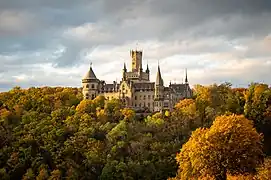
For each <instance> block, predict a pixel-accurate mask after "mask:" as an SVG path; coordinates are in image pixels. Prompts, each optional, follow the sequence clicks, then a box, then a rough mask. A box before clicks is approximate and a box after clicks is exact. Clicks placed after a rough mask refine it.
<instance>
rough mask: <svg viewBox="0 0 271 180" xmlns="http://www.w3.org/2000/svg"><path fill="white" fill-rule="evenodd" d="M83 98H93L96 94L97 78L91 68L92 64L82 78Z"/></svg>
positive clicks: (97, 88)
mask: <svg viewBox="0 0 271 180" xmlns="http://www.w3.org/2000/svg"><path fill="white" fill-rule="evenodd" d="M82 86H83V96H84V99H94V98H95V97H96V96H97V95H98V90H99V79H97V77H96V75H95V73H94V72H93V69H92V64H90V68H89V70H88V72H87V74H86V75H85V76H84V78H83V79H82Z"/></svg>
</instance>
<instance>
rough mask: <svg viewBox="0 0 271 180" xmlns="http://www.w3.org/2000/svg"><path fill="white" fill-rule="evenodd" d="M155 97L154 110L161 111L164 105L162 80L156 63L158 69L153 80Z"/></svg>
mask: <svg viewBox="0 0 271 180" xmlns="http://www.w3.org/2000/svg"><path fill="white" fill-rule="evenodd" d="M154 95H155V99H154V111H160V112H161V111H162V110H163V107H164V81H163V79H162V76H161V71H160V66H159V65H158V70H157V74H156V81H155V92H154Z"/></svg>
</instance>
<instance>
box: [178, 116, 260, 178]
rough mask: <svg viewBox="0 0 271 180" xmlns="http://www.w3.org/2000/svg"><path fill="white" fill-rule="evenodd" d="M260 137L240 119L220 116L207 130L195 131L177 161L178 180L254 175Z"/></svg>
mask: <svg viewBox="0 0 271 180" xmlns="http://www.w3.org/2000/svg"><path fill="white" fill-rule="evenodd" d="M261 142H262V136H261V135H260V134H258V133H257V131H256V129H255V128H254V127H253V124H252V122H251V121H249V120H248V119H246V118H245V117H244V116H242V115H240V116H237V115H228V116H226V115H224V116H219V117H217V118H216V119H215V121H214V122H213V125H212V126H211V127H210V128H209V129H204V128H199V129H197V130H196V131H194V132H193V133H192V135H191V137H190V139H189V141H188V142H187V143H185V144H184V145H183V147H182V149H181V152H180V153H179V154H178V155H177V157H176V159H177V162H178V163H179V171H178V175H177V178H179V179H191V178H200V179H201V178H203V177H207V176H210V177H214V178H215V179H221V180H224V179H226V177H227V174H230V175H238V174H240V173H241V174H243V173H248V172H253V171H254V170H255V168H256V167H257V165H259V164H260V163H261V161H262V157H263V152H262V143H261Z"/></svg>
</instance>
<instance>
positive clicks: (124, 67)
mask: <svg viewBox="0 0 271 180" xmlns="http://www.w3.org/2000/svg"><path fill="white" fill-rule="evenodd" d="M123 70H124V71H125V72H126V71H127V68H126V63H125V62H124V64H123Z"/></svg>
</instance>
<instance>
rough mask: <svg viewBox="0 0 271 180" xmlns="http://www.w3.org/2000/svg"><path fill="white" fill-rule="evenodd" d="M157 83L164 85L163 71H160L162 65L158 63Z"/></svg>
mask: <svg viewBox="0 0 271 180" xmlns="http://www.w3.org/2000/svg"><path fill="white" fill-rule="evenodd" d="M155 84H156V85H162V86H163V85H164V82H163V79H162V75H161V71H160V65H159V63H158V69H157V75H156V82H155Z"/></svg>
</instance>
